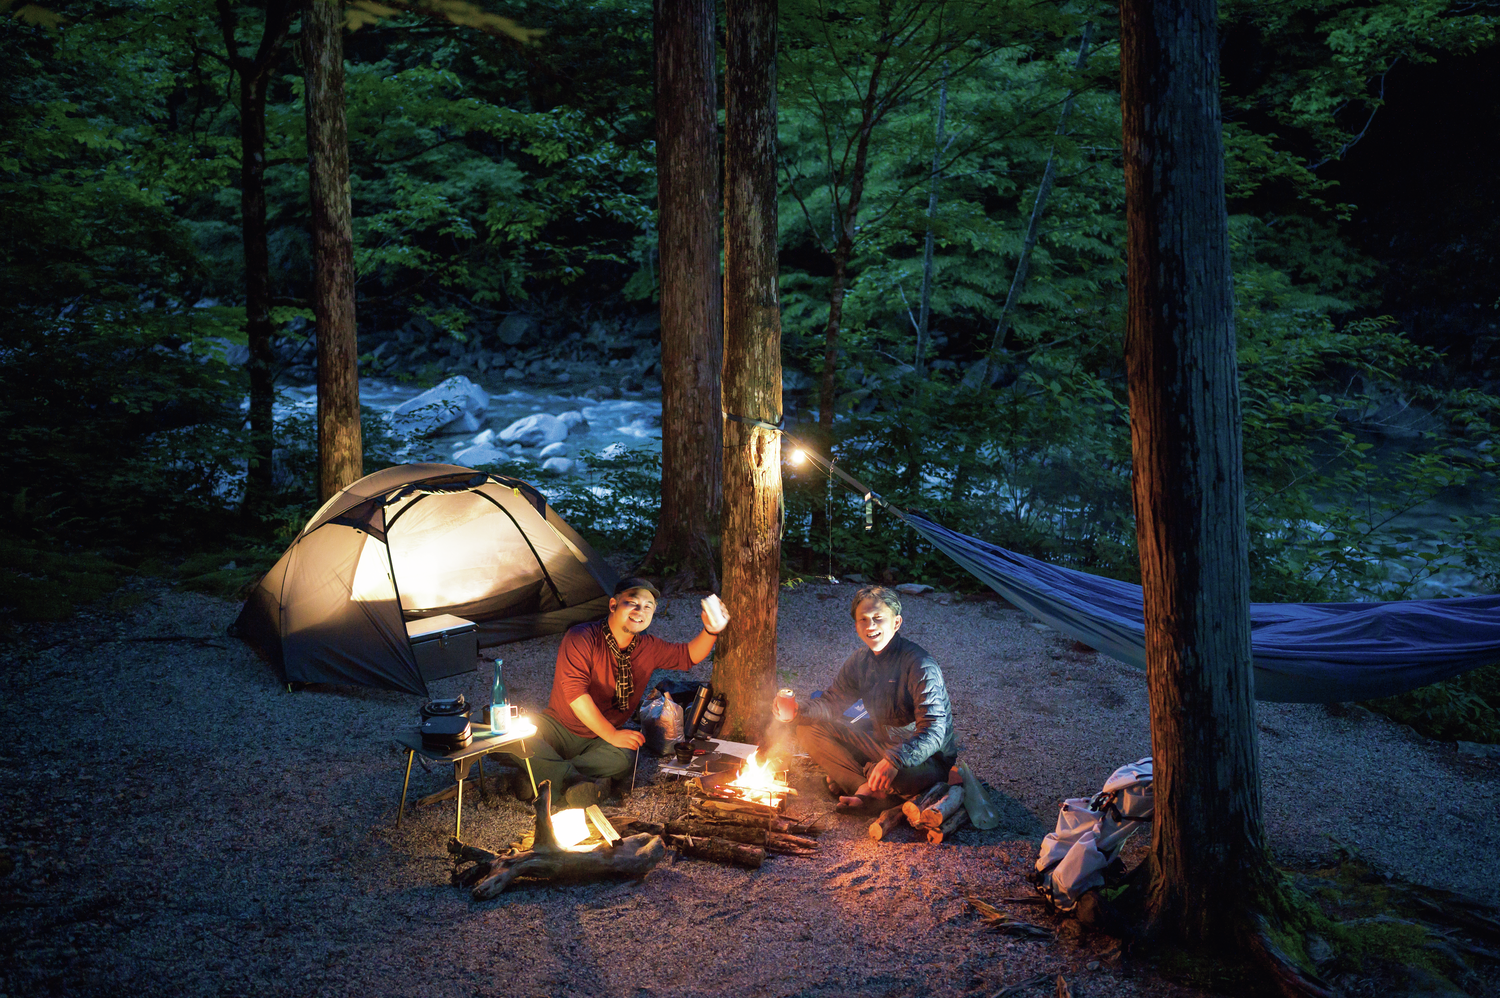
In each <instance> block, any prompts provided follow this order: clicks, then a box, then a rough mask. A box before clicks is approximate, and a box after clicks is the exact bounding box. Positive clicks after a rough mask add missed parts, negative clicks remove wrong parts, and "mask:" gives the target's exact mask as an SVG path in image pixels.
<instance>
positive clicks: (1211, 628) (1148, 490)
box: [1120, 0, 1272, 944]
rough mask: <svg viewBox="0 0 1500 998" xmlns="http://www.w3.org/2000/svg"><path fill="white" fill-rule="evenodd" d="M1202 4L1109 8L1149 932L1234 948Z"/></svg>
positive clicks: (1230, 711)
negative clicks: (1114, 45) (1150, 763)
mask: <svg viewBox="0 0 1500 998" xmlns="http://www.w3.org/2000/svg"><path fill="white" fill-rule="evenodd" d="M1216 6H1217V5H1216V2H1215V0H1125V2H1124V3H1122V5H1121V8H1120V25H1121V47H1120V63H1121V76H1122V85H1121V109H1122V118H1123V123H1124V147H1125V190H1126V223H1127V228H1128V235H1127V247H1128V259H1129V279H1128V311H1127V316H1126V334H1125V359H1126V367H1127V370H1128V374H1129V381H1130V429H1131V448H1132V457H1133V468H1134V471H1133V488H1134V498H1135V512H1136V537H1137V542H1138V544H1139V547H1140V559H1141V582H1142V586H1143V589H1144V595H1145V626H1146V669H1147V671H1146V683H1147V688H1148V692H1149V697H1150V703H1151V748H1152V756H1153V758H1154V760H1155V781H1154V790H1155V794H1156V818H1155V820H1154V821H1153V822H1152V833H1153V834H1152V852H1151V859H1150V861H1151V863H1152V864H1153V867H1152V871H1151V872H1152V878H1151V887H1150V891H1149V896H1148V898H1147V906H1148V907H1147V915H1148V919H1149V922H1150V926H1151V928H1152V929H1153V930H1155V931H1156V932H1157V933H1158V934H1159V936H1160V937H1163V938H1168V939H1175V940H1177V941H1181V942H1186V943H1209V942H1213V943H1218V944H1229V943H1230V942H1231V940H1232V939H1233V937H1234V935H1235V934H1236V933H1243V932H1244V931H1245V930H1246V928H1247V926H1246V919H1245V913H1246V911H1247V909H1248V908H1250V907H1253V906H1254V905H1256V904H1259V903H1263V899H1264V898H1266V897H1267V896H1268V892H1269V891H1270V890H1271V889H1272V888H1271V886H1270V885H1271V883H1272V881H1271V872H1270V867H1269V858H1268V855H1267V852H1266V844H1265V833H1264V826H1263V822H1262V817H1261V801H1260V774H1259V770H1258V763H1257V758H1258V757H1257V747H1256V731H1255V702H1254V690H1253V678H1252V673H1251V658H1250V622H1249V591H1248V578H1249V561H1248V555H1247V541H1246V536H1245V505H1244V487H1243V468H1242V466H1241V463H1242V453H1241V434H1240V404H1239V386H1238V372H1237V368H1236V354H1235V336H1234V302H1233V293H1232V286H1231V280H1230V262H1229V238H1228V225H1227V217H1226V213H1225V205H1224V158H1223V147H1222V139H1221V136H1220V118H1219V72H1218V16H1217V10H1216Z"/></svg>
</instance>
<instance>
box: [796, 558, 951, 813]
mask: <svg viewBox="0 0 1500 998" xmlns="http://www.w3.org/2000/svg"><path fill="white" fill-rule="evenodd" d="M850 612H851V613H852V615H853V617H854V630H855V633H856V634H858V635H859V638H860V640H861V641H863V642H864V644H865V647H864V648H863V649H862V650H860V651H857V652H855V653H854V654H853V655H850V656H849V660H848V661H847V662H845V663H844V667H843V668H842V669H840V670H839V674H838V677H837V678H835V679H834V681H833V685H832V686H830V687H829V688H828V690H827V691H826V692H825V693H824V694H823V695H822V696H821V697H815V698H813V699H810V700H808V701H806V702H805V703H803V704H793V705H791V706H790V707H788V706H783V705H782V704H780V703H777V704H776V705H773V707H772V713H773V715H774V716H775V718H776V719H777V720H778V721H784V722H785V721H795V722H796V725H797V739H798V741H800V742H801V743H802V747H803V748H804V749H805V750H806V751H807V754H808V755H809V756H811V757H812V759H813V761H814V762H816V763H817V764H818V765H819V766H821V767H823V771H824V772H825V773H827V774H828V789H829V790H830V791H832V792H834V793H837V794H839V795H840V796H839V803H840V804H841V805H843V806H844V807H851V808H852V807H862V806H864V805H867V804H874V803H878V802H880V801H883V800H884V799H885V798H886V797H887V796H889V795H890V794H892V793H896V794H902V795H904V796H910V795H912V794H919V793H921V792H922V791H924V790H926V789H927V788H928V787H930V786H932V785H933V784H934V783H937V782H939V781H941V780H946V779H947V776H948V768H949V767H950V766H952V765H953V763H954V762H955V761H956V760H957V758H958V742H957V739H956V738H955V735H954V731H953V712H952V709H951V708H950V707H949V704H948V688H947V687H946V686H945V685H944V684H943V671H942V670H941V669H939V668H938V664H937V661H936V660H935V659H934V658H933V657H932V656H931V655H929V654H928V653H927V652H926V651H924V650H923V649H922V648H921V647H920V646H919V645H917V644H916V643H915V642H912V641H908V640H906V639H905V638H903V637H902V636H901V635H900V634H898V633H897V631H899V630H900V629H901V598H900V597H899V596H897V595H896V594H895V593H894V592H892V591H891V590H889V589H886V588H884V587H881V586H866V587H865V588H863V589H860V590H859V591H858V592H857V593H855V594H854V603H853V605H852V606H851V608H850ZM856 700H863V701H864V702H865V710H866V711H867V712H868V713H869V715H870V717H869V719H870V721H871V722H872V726H873V730H869V729H866V728H864V727H863V726H857V725H851V724H847V723H845V722H844V720H843V716H842V715H843V712H844V710H845V709H846V708H848V707H849V706H850V705H851V704H853V703H854V702H855V701H856Z"/></svg>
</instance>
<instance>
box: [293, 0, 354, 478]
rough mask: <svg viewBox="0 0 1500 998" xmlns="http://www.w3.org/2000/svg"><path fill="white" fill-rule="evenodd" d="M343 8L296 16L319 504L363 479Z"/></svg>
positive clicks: (325, 4) (313, 8) (327, 1)
mask: <svg viewBox="0 0 1500 998" xmlns="http://www.w3.org/2000/svg"><path fill="white" fill-rule="evenodd" d="M343 14H344V12H343V5H342V4H341V3H340V2H339V0H307V5H306V7H305V8H304V10H303V13H302V42H303V46H304V48H303V54H302V57H303V73H304V74H305V77H306V101H305V103H306V107H307V179H308V195H309V196H308V201H309V203H310V206H311V209H312V236H313V318H314V320H315V321H316V323H317V329H318V500H319V501H320V502H323V501H326V500H328V499H329V498H330V497H331V496H333V494H334V493H336V492H338V491H339V489H342V488H343V487H344V486H346V485H348V484H350V483H351V482H353V481H354V480H355V479H357V478H359V477H360V476H361V475H362V474H364V448H363V445H362V443H361V440H360V426H359V345H358V340H357V337H356V335H355V324H354V221H353V212H352V209H351V206H350V200H349V130H348V126H347V124H346V122H345V118H344V36H343Z"/></svg>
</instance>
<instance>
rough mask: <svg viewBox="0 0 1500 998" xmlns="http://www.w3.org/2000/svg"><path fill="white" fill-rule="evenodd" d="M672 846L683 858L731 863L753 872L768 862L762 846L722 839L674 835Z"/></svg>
mask: <svg viewBox="0 0 1500 998" xmlns="http://www.w3.org/2000/svg"><path fill="white" fill-rule="evenodd" d="M672 845H674V846H676V847H677V851H678V852H679V853H680V854H682V855H683V856H692V857H694V858H695V859H707V860H712V861H713V862H715V863H730V864H733V865H734V866H743V867H746V868H748V869H751V870H758V869H760V865H761V864H762V863H764V862H765V861H766V851H765V850H764V849H762V848H761V847H760V846H752V845H747V844H746V843H743V842H730V841H729V840H727V839H720V838H713V837H707V838H699V837H698V836H694V835H674V836H672Z"/></svg>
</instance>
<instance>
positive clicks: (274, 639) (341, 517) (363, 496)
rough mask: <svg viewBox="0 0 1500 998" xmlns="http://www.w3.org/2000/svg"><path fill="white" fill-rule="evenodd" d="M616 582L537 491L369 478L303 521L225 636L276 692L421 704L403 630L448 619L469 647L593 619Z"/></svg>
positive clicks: (459, 472)
mask: <svg viewBox="0 0 1500 998" xmlns="http://www.w3.org/2000/svg"><path fill="white" fill-rule="evenodd" d="M615 578H616V577H615V572H614V571H613V570H612V569H611V568H610V567H609V566H608V565H606V564H605V563H604V562H603V561H602V560H601V559H600V558H599V556H598V555H596V554H595V553H594V552H593V550H592V549H591V548H590V547H589V546H588V544H587V543H586V542H585V541H584V540H583V538H582V537H580V536H579V535H578V533H577V532H576V531H574V530H573V528H572V527H570V526H568V525H567V524H566V523H564V522H563V520H562V519H561V518H560V517H559V516H558V515H557V514H556V513H555V512H553V511H552V508H551V507H550V506H548V505H547V500H546V499H545V498H544V497H543V496H542V494H541V493H540V492H538V491H537V490H536V489H535V488H533V487H532V486H530V485H528V484H527V483H525V482H523V481H520V480H519V479H514V478H506V477H504V476H500V475H489V474H485V473H484V472H478V471H473V470H471V469H468V468H460V467H457V466H456V465H450V464H405V465H398V466H396V467H394V468H386V469H385V470H383V471H377V472H375V473H374V474H373V475H366V476H365V477H364V478H361V479H360V480H359V481H357V482H355V483H354V484H353V485H350V486H348V487H347V488H345V489H344V490H343V491H341V492H339V493H338V494H337V495H335V496H334V497H333V498H332V499H329V500H328V502H326V503H324V505H323V508H322V509H320V510H318V512H317V513H316V514H315V515H314V516H313V517H312V519H311V520H309V521H308V522H307V526H305V527H303V528H302V532H301V533H299V534H298V535H297V538H296V539H295V540H294V541H292V543H291V546H290V547H288V548H287V549H286V552H285V553H284V554H282V556H281V559H280V560H279V561H278V562H276V565H275V567H274V568H272V569H271V570H270V571H269V572H267V573H266V575H265V577H264V578H263V579H261V580H260V583H259V584H258V585H257V586H256V588H255V591H254V592H253V593H251V595H250V598H249V599H248V600H246V601H245V606H244V608H243V609H242V610H241V611H240V615H239V618H238V619H237V620H236V621H235V624H234V627H233V628H232V629H231V633H233V634H235V635H237V636H239V637H241V638H243V639H244V640H245V641H246V642H247V643H248V644H250V645H251V646H252V647H253V648H255V649H256V651H258V652H259V653H260V654H261V656H262V657H264V658H265V659H266V660H267V661H269V662H270V663H271V665H272V666H273V667H274V668H275V669H276V671H277V672H278V673H279V674H280V676H281V679H282V681H283V682H286V683H352V684H357V685H362V686H377V687H383V688H385V689H393V690H399V691H401V692H404V693H416V694H418V695H421V696H426V695H427V683H426V680H425V679H424V678H423V676H422V674H421V671H420V670H419V669H418V667H417V660H416V657H415V655H414V654H413V652H412V647H411V643H410V641H409V640H408V637H407V627H406V625H407V622H408V621H414V620H421V619H423V618H427V617H435V616H439V615H441V614H453V615H454V616H458V617H463V618H465V619H467V620H472V621H474V622H475V623H476V624H477V626H478V632H479V644H480V645H481V646H483V645H494V644H502V643H504V642H507V641H519V640H521V639H523V638H530V637H535V636H537V635H540V634H552V633H556V632H558V631H562V630H566V629H567V628H569V627H571V626H572V625H574V624H576V623H579V622H581V621H585V620H591V619H593V618H596V617H600V616H603V614H604V613H605V612H606V610H607V609H608V603H609V593H610V592H611V591H613V589H614V584H615Z"/></svg>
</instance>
